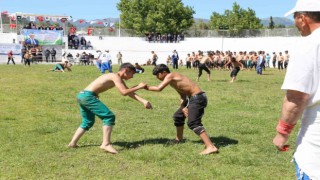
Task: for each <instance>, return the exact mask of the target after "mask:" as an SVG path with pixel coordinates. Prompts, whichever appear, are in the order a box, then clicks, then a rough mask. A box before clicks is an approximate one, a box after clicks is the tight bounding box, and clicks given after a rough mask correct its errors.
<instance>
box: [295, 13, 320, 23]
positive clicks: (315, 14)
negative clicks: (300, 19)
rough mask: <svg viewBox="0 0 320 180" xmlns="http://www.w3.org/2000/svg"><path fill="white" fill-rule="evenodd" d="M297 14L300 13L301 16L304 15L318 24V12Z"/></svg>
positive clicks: (319, 19)
mask: <svg viewBox="0 0 320 180" xmlns="http://www.w3.org/2000/svg"><path fill="white" fill-rule="evenodd" d="M297 13H301V14H305V15H307V16H309V17H310V18H311V19H313V20H314V21H316V22H320V12H318V11H316V12H297Z"/></svg>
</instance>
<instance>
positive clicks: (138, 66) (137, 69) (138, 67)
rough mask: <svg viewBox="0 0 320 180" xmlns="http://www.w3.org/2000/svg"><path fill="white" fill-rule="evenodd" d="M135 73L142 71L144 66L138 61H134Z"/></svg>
mask: <svg viewBox="0 0 320 180" xmlns="http://www.w3.org/2000/svg"><path fill="white" fill-rule="evenodd" d="M134 67H135V68H136V73H144V68H142V67H141V66H140V65H139V64H138V63H135V65H134Z"/></svg>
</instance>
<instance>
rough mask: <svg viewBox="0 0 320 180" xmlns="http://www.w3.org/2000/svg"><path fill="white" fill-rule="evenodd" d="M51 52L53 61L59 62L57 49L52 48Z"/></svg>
mask: <svg viewBox="0 0 320 180" xmlns="http://www.w3.org/2000/svg"><path fill="white" fill-rule="evenodd" d="M50 54H51V60H52V62H57V60H56V54H57V51H56V50H55V49H54V48H52V50H51V51H50Z"/></svg>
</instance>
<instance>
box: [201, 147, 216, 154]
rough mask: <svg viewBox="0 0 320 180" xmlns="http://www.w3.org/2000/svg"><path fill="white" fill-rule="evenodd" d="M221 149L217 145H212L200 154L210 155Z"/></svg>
mask: <svg viewBox="0 0 320 180" xmlns="http://www.w3.org/2000/svg"><path fill="white" fill-rule="evenodd" d="M218 152H219V150H218V148H216V147H215V146H210V147H207V148H206V149H205V150H203V151H202V152H201V153H200V155H208V154H212V153H218Z"/></svg>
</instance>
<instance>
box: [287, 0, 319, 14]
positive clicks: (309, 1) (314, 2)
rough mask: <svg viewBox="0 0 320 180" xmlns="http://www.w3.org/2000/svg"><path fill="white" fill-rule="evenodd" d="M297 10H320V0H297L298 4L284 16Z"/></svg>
mask: <svg viewBox="0 0 320 180" xmlns="http://www.w3.org/2000/svg"><path fill="white" fill-rule="evenodd" d="M295 12H320V1H319V0H297V3H296V6H295V7H294V8H293V9H291V10H290V11H288V12H287V13H286V14H285V15H284V16H289V15H291V14H293V13H295Z"/></svg>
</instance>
